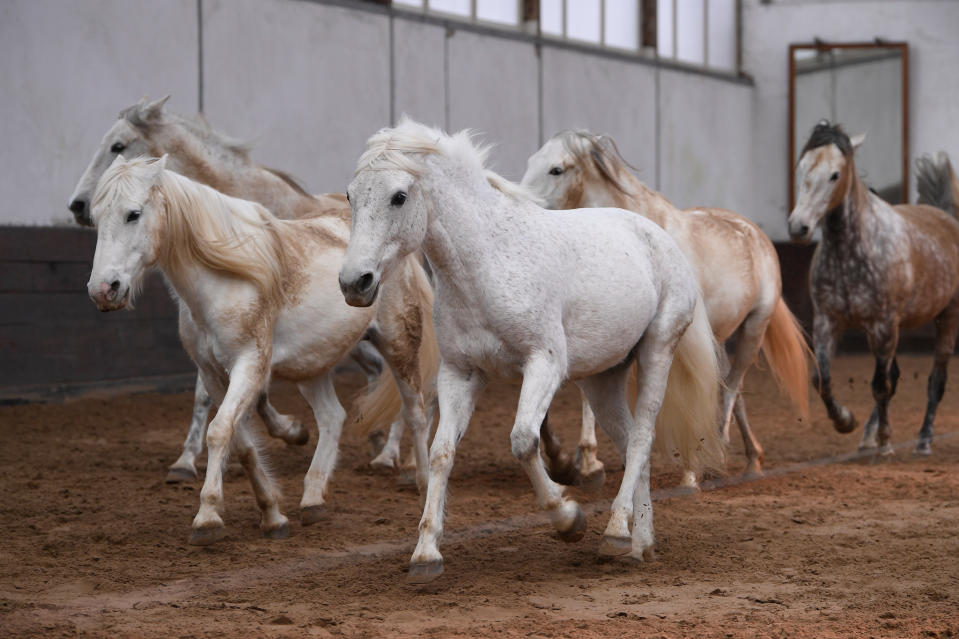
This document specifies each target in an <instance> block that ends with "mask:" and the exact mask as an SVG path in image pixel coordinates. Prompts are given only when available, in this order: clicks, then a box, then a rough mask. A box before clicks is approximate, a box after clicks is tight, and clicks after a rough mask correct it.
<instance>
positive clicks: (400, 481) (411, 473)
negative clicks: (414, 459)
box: [396, 468, 416, 488]
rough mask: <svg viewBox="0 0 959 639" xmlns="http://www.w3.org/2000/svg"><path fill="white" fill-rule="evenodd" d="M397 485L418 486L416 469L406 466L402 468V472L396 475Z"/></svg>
mask: <svg viewBox="0 0 959 639" xmlns="http://www.w3.org/2000/svg"><path fill="white" fill-rule="evenodd" d="M396 485H397V486H403V487H404V488H406V487H408V486H416V469H415V468H412V469H410V468H406V469H404V470H401V471H400V474H399V475H397V476H396Z"/></svg>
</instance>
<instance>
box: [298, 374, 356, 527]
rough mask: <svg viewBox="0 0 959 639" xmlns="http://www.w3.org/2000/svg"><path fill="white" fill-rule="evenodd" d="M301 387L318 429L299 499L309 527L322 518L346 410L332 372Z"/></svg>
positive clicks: (303, 516)
mask: <svg viewBox="0 0 959 639" xmlns="http://www.w3.org/2000/svg"><path fill="white" fill-rule="evenodd" d="M299 388H300V394H302V395H303V397H304V398H305V399H306V401H307V402H308V403H309V404H310V408H312V409H313V416H314V417H315V418H316V428H317V437H316V450H315V451H314V452H313V461H312V462H311V463H310V469H309V470H308V471H307V472H306V477H304V478H303V498H302V499H301V500H300V521H301V522H302V524H303V525H304V526H309V525H310V524H314V523H316V522H317V521H319V520H320V519H321V518H322V516H323V513H324V512H325V509H326V487H327V484H328V483H329V481H330V476H331V475H332V474H333V468H334V466H336V457H337V454H338V453H339V450H340V433H341V432H342V431H343V420H345V419H346V411H345V410H343V406H341V405H340V400H339V399H337V397H336V390H335V389H334V388H333V380H332V379H331V377H330V375H329V374H325V375H321V376H320V377H318V378H316V379H312V380H310V381H308V382H302V383H301V384H300V385H299Z"/></svg>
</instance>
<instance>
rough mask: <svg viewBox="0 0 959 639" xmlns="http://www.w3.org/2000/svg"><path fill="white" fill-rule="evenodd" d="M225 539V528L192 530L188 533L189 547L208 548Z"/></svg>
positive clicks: (221, 526)
mask: <svg viewBox="0 0 959 639" xmlns="http://www.w3.org/2000/svg"><path fill="white" fill-rule="evenodd" d="M224 537H226V526H223V525H222V524H220V525H219V526H211V527H208V528H194V529H193V532H191V533H190V545H191V546H209V545H210V544H215V543H216V542H218V541H220V540H221V539H223V538H224Z"/></svg>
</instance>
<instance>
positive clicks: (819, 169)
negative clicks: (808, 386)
mask: <svg viewBox="0 0 959 639" xmlns="http://www.w3.org/2000/svg"><path fill="white" fill-rule="evenodd" d="M864 137H865V136H856V137H854V138H852V139H850V138H849V136H848V135H846V133H845V132H844V131H843V130H842V129H841V128H840V127H839V126H837V125H832V124H830V123H828V122H826V121H823V122H820V123H819V124H818V125H816V127H815V129H813V132H812V135H811V137H810V138H809V141H808V142H807V143H806V146H805V147H804V148H803V151H802V155H801V157H800V160H799V165H798V168H797V176H796V177H797V179H796V184H797V185H798V197H797V202H796V206H795V208H794V209H793V211H792V213H791V214H790V215H789V234H790V236H792V238H793V239H794V240H797V241H803V242H806V241H809V239H810V238H811V237H812V234H813V232H814V231H815V229H816V227H817V226H819V227H821V228H822V242H820V244H819V246H818V247H817V248H816V253H815V255H814V256H813V261H812V266H811V269H810V273H809V283H810V292H811V295H812V301H813V307H814V319H813V342H814V350H815V353H816V360H817V362H818V364H819V375H818V380H814V383H815V384H816V386H817V387H818V388H819V394H820V396H821V397H822V400H823V403H824V404H825V405H826V410H827V411H828V413H829V417H830V419H831V420H832V422H833V425H834V426H835V428H836V430H838V431H839V432H842V433H849V432H852V431H853V430H855V428H856V419H855V417H854V416H853V414H852V413H851V412H850V411H849V409H848V408H846V407H845V406H843V405H842V404H840V403H839V402H838V401H837V400H836V399H835V397H833V394H832V388H831V385H830V376H829V363H830V359H831V358H832V356H833V353H834V352H835V347H836V340H837V339H838V337H839V336H840V335H841V333H842V331H843V330H845V329H848V328H857V329H862V330H864V331H865V332H866V336H867V338H868V341H869V348H870V350H871V351H872V353H873V355H874V356H875V358H876V369H875V374H874V376H873V379H872V393H873V397H874V399H875V402H876V404H875V408H874V409H873V412H872V415H871V416H870V417H869V419H868V421H867V422H866V425H865V428H864V432H863V436H862V442H861V443H860V449H874V448H877V447H878V448H879V452H880V453H881V454H884V455H888V454H892V452H893V449H892V446H891V444H890V441H889V438H890V435H891V431H892V429H891V427H890V425H889V416H888V412H887V408H888V405H889V400H890V399H891V398H892V396H893V395H894V394H895V392H896V382H897V381H898V379H899V367H898V365H897V364H896V347H897V345H898V342H899V331H900V330H901V329H908V328H913V327H916V326H919V325H922V324H925V323H926V322H930V321H933V320H935V326H936V345H935V363H934V365H933V368H932V373H931V374H930V375H929V389H928V390H929V399H928V404H927V408H926V414H925V418H924V420H923V423H922V428H921V429H920V431H919V442H918V444H917V446H916V453H918V454H923V455H928V454H930V453H931V452H932V425H933V420H934V419H935V415H936V407H937V406H938V404H939V401H940V400H941V399H942V395H943V392H944V390H945V385H946V367H947V365H948V362H949V357H950V355H952V352H953V348H954V347H955V343H956V333H957V331H959V221H957V220H956V218H955V217H954V216H955V213H956V207H955V202H953V198H954V197H955V194H956V193H957V190H956V189H957V185H956V183H955V181H954V175H953V174H952V169H951V167H950V166H949V163H948V160H945V161H944V162H941V161H939V160H941V159H942V158H941V157H940V158H938V159H937V160H929V159H922V160H920V162H919V163H918V166H917V173H918V176H919V187H920V188H919V191H920V198H919V201H920V204H915V205H908V204H902V205H897V206H893V205H890V204H889V203H887V202H885V201H884V200H882V199H881V198H880V197H879V196H878V195H876V194H875V193H872V192H870V191H869V189H868V188H867V187H866V186H865V184H864V183H863V181H862V180H861V179H860V178H859V175H858V174H857V173H856V164H855V161H854V158H853V156H854V153H855V149H856V148H857V147H858V146H859V145H860V144H861V143H862V141H863V139H864ZM945 211H948V213H947V212H945Z"/></svg>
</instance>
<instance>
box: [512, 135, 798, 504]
mask: <svg viewBox="0 0 959 639" xmlns="http://www.w3.org/2000/svg"><path fill="white" fill-rule="evenodd" d="M522 185H523V187H525V188H526V189H528V190H530V191H532V192H533V193H535V194H536V195H538V196H540V197H541V198H543V200H544V201H545V203H546V206H548V207H550V208H556V209H573V208H581V207H604V206H615V207H620V208H624V209H628V210H631V211H635V212H637V213H639V214H640V215H642V216H644V217H646V218H648V219H650V220H652V221H653V222H655V223H656V224H658V225H659V226H661V227H662V228H663V229H665V230H666V232H667V233H669V235H670V236H671V237H672V238H673V239H674V240H676V243H677V244H679V248H680V249H681V250H682V252H683V254H684V255H685V256H686V258H687V259H688V260H689V262H690V264H691V265H692V267H693V271H694V272H695V273H696V277H697V280H698V281H699V285H700V290H701V291H702V294H703V301H704V302H705V304H706V312H707V314H708V315H709V323H710V326H711V327H712V329H713V334H714V335H715V337H716V339H717V340H718V341H719V342H724V341H726V340H727V339H729V338H730V337H732V336H734V335H735V336H736V352H735V355H734V356H733V361H732V365H731V366H730V367H729V371H728V373H727V375H726V378H725V383H724V386H723V406H722V416H721V418H720V419H721V422H720V427H721V430H722V435H723V440H724V441H727V442H728V441H729V425H730V421H731V419H732V417H734V416H735V418H736V422H737V423H738V424H739V430H740V434H741V435H742V438H743V444H744V445H745V448H746V457H747V465H746V470H745V473H746V474H747V475H750V474H752V475H761V474H762V459H763V450H762V447H761V446H760V445H759V442H758V441H757V440H756V437H755V436H754V435H753V433H752V430H751V429H750V428H749V422H748V420H747V418H746V407H745V405H744V403H743V398H742V395H741V392H740V391H741V389H742V383H743V377H744V376H745V374H746V371H747V370H748V369H749V367H750V366H751V365H752V364H753V362H755V360H756V357H757V356H758V355H759V351H760V349H762V352H763V354H764V355H765V356H766V360H767V362H768V363H769V367H770V369H772V372H773V374H774V376H775V377H776V380H777V381H778V382H779V384H780V386H781V387H782V388H783V389H784V390H785V391H786V392H787V393H788V394H789V396H790V397H791V398H792V400H793V402H794V403H795V405H796V407H797V408H798V410H799V412H800V414H802V415H803V416H805V415H808V413H809V397H808V392H807V388H808V383H809V382H808V376H809V371H808V365H807V353H808V352H809V348H808V347H807V346H806V342H805V339H804V337H803V334H802V329H801V328H800V326H799V322H797V321H796V318H795V317H794V316H793V314H792V313H791V312H790V311H789V308H787V307H786V303H785V301H783V298H782V280H781V278H780V274H779V258H778V257H777V255H776V249H775V247H774V246H773V243H772V242H771V241H770V240H769V237H768V236H767V235H766V234H765V233H763V232H762V230H761V229H760V228H759V227H758V226H756V225H755V224H753V223H752V222H751V221H750V220H748V219H746V218H744V217H743V216H741V215H737V214H736V213H733V212H732V211H727V210H725V209H718V208H695V209H689V210H685V211H681V210H679V209H677V208H676V207H675V206H673V204H672V203H671V202H670V201H669V200H667V199H666V198H665V197H663V195H661V194H660V193H657V192H656V191H653V190H652V189H649V188H648V187H646V185H644V184H643V183H642V182H640V181H639V180H638V179H636V177H635V176H634V175H633V174H632V173H630V171H629V169H628V168H627V165H626V162H625V161H624V160H623V159H622V157H621V156H620V154H619V151H618V149H617V148H616V144H615V142H613V140H612V139H611V138H609V137H608V136H603V135H595V134H592V133H589V132H588V131H566V132H563V133H560V134H558V135H556V136H554V137H553V138H552V139H550V140H549V141H547V142H546V144H544V145H543V147H542V148H541V149H540V150H539V151H537V152H536V153H534V154H533V155H532V156H530V158H529V162H528V165H527V169H526V174H525V175H524V176H523V181H522ZM722 355H723V357H725V351H723V352H722ZM595 430H596V429H595V421H594V418H593V414H592V411H591V410H590V407H589V403H588V402H586V401H585V398H584V402H583V429H582V435H581V437H580V444H579V451H578V455H577V457H578V459H579V468H578V469H577V471H578V474H579V476H580V477H581V478H582V479H581V481H584V482H587V483H589V482H590V481H592V477H596V476H599V478H600V479H601V478H602V473H603V464H602V462H600V461H599V460H598V459H597V458H596V434H595ZM545 438H546V434H544V439H545ZM683 484H684V485H689V486H694V485H695V484H696V476H695V474H694V473H691V472H689V471H687V472H686V474H685V476H684V477H683Z"/></svg>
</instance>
